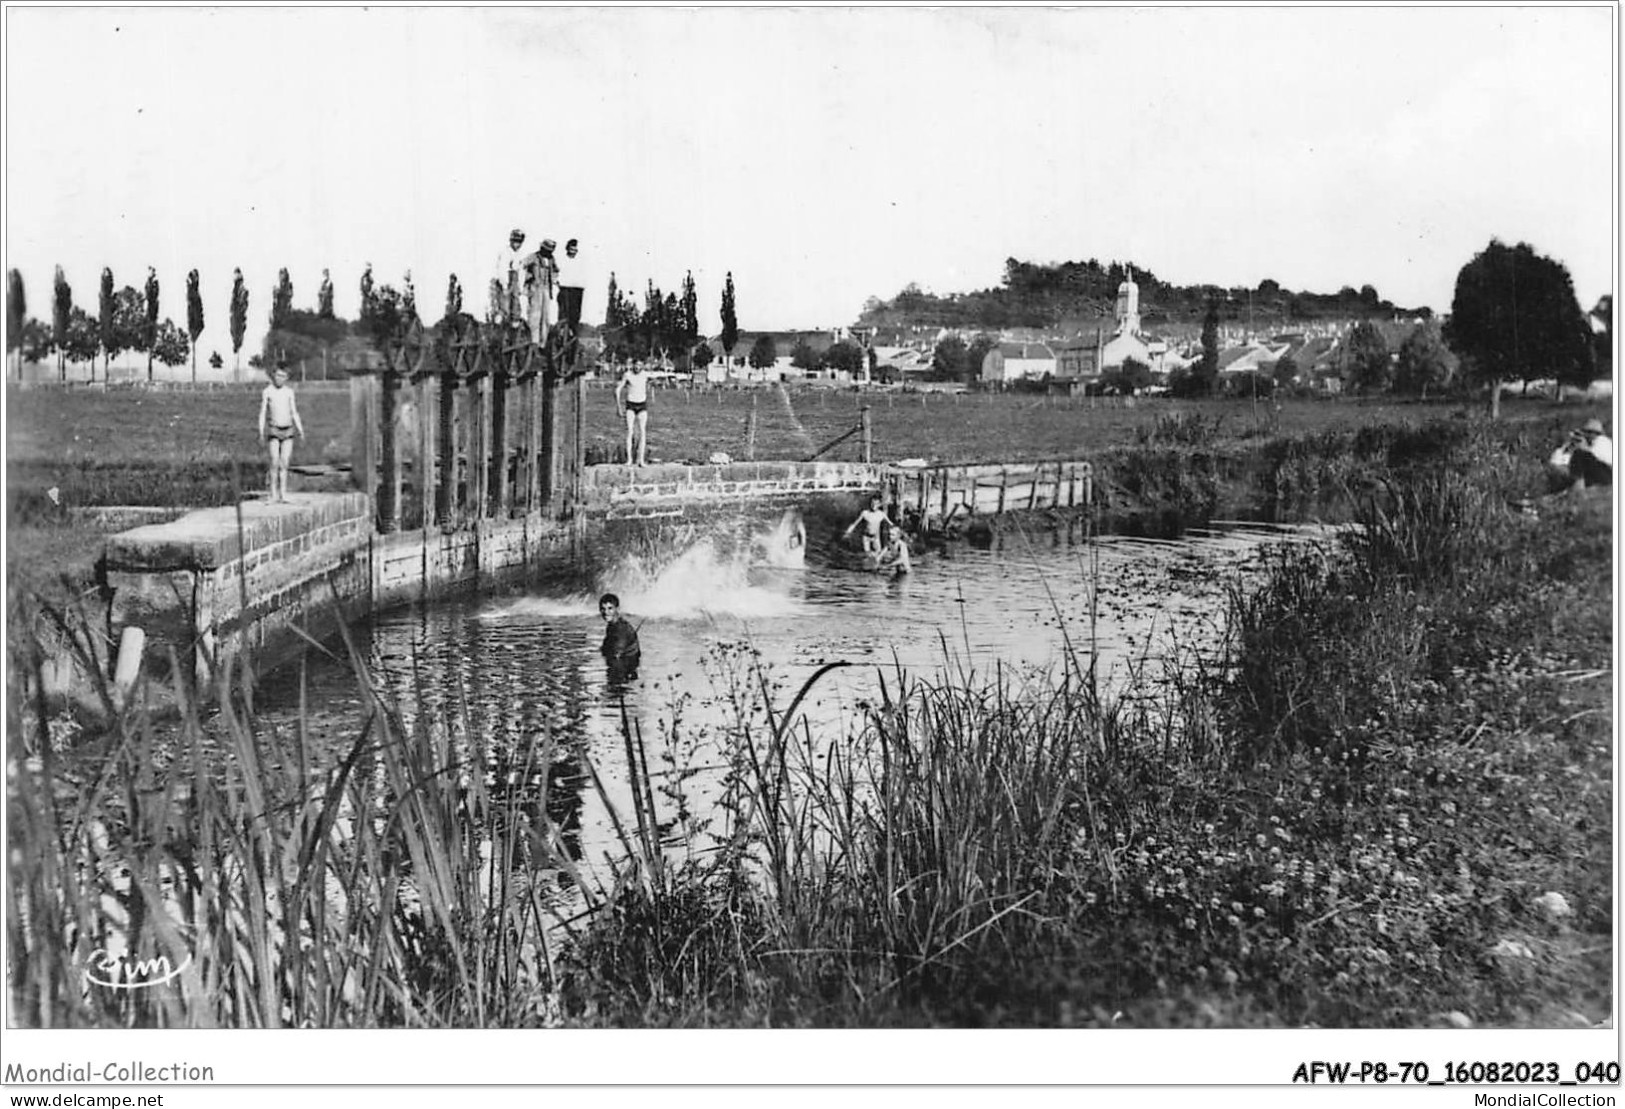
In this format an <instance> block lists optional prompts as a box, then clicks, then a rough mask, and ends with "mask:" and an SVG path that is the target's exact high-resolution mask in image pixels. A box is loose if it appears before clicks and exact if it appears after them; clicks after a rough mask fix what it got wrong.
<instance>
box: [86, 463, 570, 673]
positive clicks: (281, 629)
mask: <svg viewBox="0 0 1625 1109" xmlns="http://www.w3.org/2000/svg"><path fill="white" fill-rule="evenodd" d="M373 518H374V517H373V507H372V503H371V501H370V500H369V498H367V497H366V496H365V495H363V494H361V493H305V494H294V495H293V498H292V503H290V504H286V505H274V504H266V503H264V502H257V501H247V502H244V503H243V505H242V506H241V515H240V516H239V512H238V509H237V508H235V507H228V508H210V509H204V510H201V511H198V512H192V513H189V514H187V515H186V516H183V517H181V518H180V519H178V520H173V521H170V522H169V523H164V524H149V525H146V526H144V527H138V528H132V529H131V530H129V531H125V532H120V533H119V534H118V535H115V536H113V537H112V538H111V539H109V540H108V543H107V548H106V568H107V584H108V586H109V588H110V589H111V590H112V594H113V598H112V611H111V613H110V616H111V622H112V625H113V628H114V630H115V632H120V631H122V630H123V629H125V628H129V627H140V628H142V629H143V630H144V631H145V632H146V637H147V642H148V649H149V651H151V650H163V649H165V648H166V647H173V648H175V649H176V650H177V653H178V655H179V656H180V657H181V658H183V659H184V658H185V657H186V655H187V654H189V653H190V654H192V656H193V658H194V660H195V663H196V665H197V667H198V673H199V674H200V675H207V674H208V673H209V672H210V670H211V669H212V665H211V664H212V663H213V662H214V661H215V660H216V658H217V655H230V654H232V653H234V652H236V651H238V650H240V649H242V647H243V646H244V645H246V646H247V647H248V648H249V649H250V650H251V651H252V653H253V657H254V659H255V663H256V665H258V666H261V667H265V666H270V665H275V664H276V663H277V662H279V661H282V660H284V659H285V658H287V657H288V656H290V655H291V654H292V653H294V652H295V651H297V649H298V648H299V647H300V646H301V645H302V644H304V643H305V642H306V639H305V637H306V636H310V637H312V638H316V639H320V638H322V637H324V636H326V635H330V634H332V633H333V632H334V631H336V630H337V628H338V624H339V621H341V620H343V621H352V620H356V619H360V618H362V617H365V616H367V615H369V614H370V613H372V612H374V611H377V610H379V609H383V608H388V607H391V606H394V605H400V604H408V603H413V602H418V601H424V600H429V599H431V598H433V597H437V596H442V595H445V594H447V593H450V592H454V591H457V590H462V589H469V588H478V587H479V586H481V585H482V584H491V583H494V582H495V581H497V580H499V579H502V578H506V577H510V576H513V575H516V574H519V573H522V572H523V571H524V570H525V569H526V568H528V567H531V566H534V565H536V564H538V563H539V562H544V561H546V560H548V559H549V558H558V559H566V560H567V559H569V558H570V556H571V553H572V549H573V548H572V544H573V543H574V542H575V540H576V537H577V536H578V535H579V529H578V528H577V527H574V526H572V525H571V524H569V523H563V522H556V521H550V520H544V519H543V518H541V517H540V516H537V515H530V516H524V517H518V518H513V519H507V520H481V521H473V522H470V523H468V524H466V525H463V526H460V527H457V528H452V529H446V530H442V529H439V528H429V529H418V530H414V531H399V532H392V533H379V532H377V531H375V529H374V526H373Z"/></svg>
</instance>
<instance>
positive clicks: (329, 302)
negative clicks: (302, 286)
mask: <svg viewBox="0 0 1625 1109" xmlns="http://www.w3.org/2000/svg"><path fill="white" fill-rule="evenodd" d="M316 314H317V315H318V316H320V317H321V318H322V319H324V320H330V319H332V318H333V277H332V275H331V274H329V273H328V272H327V271H326V270H323V271H322V284H321V288H319V289H317V290H316Z"/></svg>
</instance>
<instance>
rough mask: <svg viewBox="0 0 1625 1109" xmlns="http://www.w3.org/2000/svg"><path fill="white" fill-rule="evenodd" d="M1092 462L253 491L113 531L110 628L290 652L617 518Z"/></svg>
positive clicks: (659, 471) (987, 511)
mask: <svg viewBox="0 0 1625 1109" xmlns="http://www.w3.org/2000/svg"><path fill="white" fill-rule="evenodd" d="M1090 478H1091V475H1090V467H1089V464H1088V463H1087V462H1057V463H1043V464H1029V465H1023V466H1017V465H1009V466H996V465H995V466H927V467H918V466H916V467H903V466H887V465H874V464H867V463H849V462H735V463H728V464H724V465H715V466H682V465H663V466H650V467H643V468H640V469H637V470H633V469H631V468H629V467H627V466H621V465H609V466H596V467H584V468H583V472H582V474H581V477H580V483H579V487H578V493H577V497H576V498H575V499H574V501H573V505H572V508H571V509H570V511H568V512H565V513H563V514H562V518H560V517H555V516H552V515H548V514H543V513H541V512H531V513H517V512H516V513H515V514H513V515H506V516H497V515H489V516H483V517H477V518H474V519H464V520H458V521H451V522H447V523H445V524H439V525H436V524H430V525H429V526H428V527H423V528H416V529H412V530H407V531H400V530H383V529H381V528H379V527H378V526H377V520H378V513H377V511H376V507H375V505H374V504H373V502H372V500H371V499H370V498H369V497H367V496H366V495H365V494H362V493H358V492H351V493H302V494H294V496H293V502H292V503H291V504H286V505H275V504H267V503H265V502H262V501H246V502H244V503H243V504H242V505H241V507H240V508H237V507H227V508H210V509H203V510H201V511H197V512H191V513H188V514H187V515H185V516H182V517H181V518H179V519H177V520H171V521H169V522H166V523H155V524H147V525H144V526H141V527H136V528H132V529H130V530H128V531H124V532H121V533H119V534H117V535H115V536H113V537H112V538H111V539H110V540H109V541H108V543H107V548H106V569H107V583H108V586H109V587H110V588H111V590H112V593H113V599H112V611H111V613H110V618H111V619H110V623H111V625H112V627H111V629H110V630H111V631H112V632H113V634H114V635H115V636H118V635H121V634H122V633H123V631H124V630H125V629H127V628H140V629H142V631H143V632H144V633H145V639H146V643H147V649H148V651H149V652H151V651H160V652H161V651H164V650H166V649H168V648H173V649H174V650H175V651H176V652H177V655H178V656H179V657H180V658H181V659H182V660H185V659H186V658H187V657H188V656H190V657H191V658H192V659H193V660H194V664H195V665H196V666H197V673H198V674H200V675H202V676H207V674H208V673H209V672H210V671H211V669H212V667H213V665H214V664H215V662H216V661H217V660H218V658H219V657H222V656H230V655H231V654H233V653H235V652H237V651H239V650H242V649H243V648H244V647H245V646H246V647H247V648H248V649H249V650H250V651H251V653H252V656H253V659H254V662H255V664H256V666H259V667H262V668H263V667H266V666H273V665H275V664H276V663H278V662H280V661H283V660H285V659H287V658H289V657H290V656H292V655H293V654H294V653H295V652H296V651H297V650H298V649H300V648H301V647H302V646H303V645H304V644H305V643H306V642H307V639H306V637H310V638H314V639H321V638H323V637H324V636H327V635H330V634H332V633H333V632H334V631H336V630H337V626H338V623H339V621H340V620H344V621H353V620H357V619H360V618H363V617H365V616H368V615H370V614H372V613H374V612H377V611H380V610H383V609H387V608H390V607H394V606H397V605H402V604H412V603H419V602H423V601H428V600H432V599H434V598H437V597H442V596H446V595H448V594H451V593H455V592H461V591H467V590H477V589H480V588H485V587H489V586H493V585H495V584H497V583H499V582H502V581H506V580H512V579H514V578H516V577H521V576H524V575H526V574H528V573H532V572H536V571H540V570H546V569H548V568H550V567H551V568H559V569H567V568H568V567H570V566H572V565H574V564H577V563H578V562H579V560H580V555H581V554H582V552H583V550H584V545H586V544H589V543H591V542H593V541H595V540H594V537H595V536H598V535H600V534H601V532H602V527H603V525H604V523H605V522H606V521H610V520H617V519H657V518H661V517H669V516H680V515H683V514H685V513H686V512H688V511H689V510H690V509H696V510H713V509H716V508H722V507H726V506H728V505H730V504H735V505H738V506H740V507H747V506H749V505H752V504H760V503H763V502H768V503H771V502H775V501H778V502H785V501H791V502H804V501H806V500H809V499H812V498H815V497H820V496H830V495H842V494H853V493H860V492H865V491H869V490H875V491H881V492H882V493H883V494H884V495H885V496H886V497H887V498H888V500H889V501H891V502H892V503H894V504H896V505H897V506H898V508H899V510H901V511H903V512H905V513H912V514H915V515H916V516H917V518H919V519H920V520H922V521H924V522H925V523H926V524H928V525H930V524H936V523H940V522H943V521H946V520H951V519H953V518H955V517H958V516H961V515H963V516H966V517H969V516H987V515H997V514H1000V513H1005V512H1011V511H1019V510H1022V509H1033V508H1044V507H1062V506H1066V507H1073V506H1080V505H1085V504H1087V503H1089V500H1090V497H1091V484H1090Z"/></svg>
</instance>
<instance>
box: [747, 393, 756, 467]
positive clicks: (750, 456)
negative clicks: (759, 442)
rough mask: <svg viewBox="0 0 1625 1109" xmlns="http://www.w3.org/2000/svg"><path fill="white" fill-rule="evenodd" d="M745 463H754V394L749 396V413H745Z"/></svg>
mask: <svg viewBox="0 0 1625 1109" xmlns="http://www.w3.org/2000/svg"><path fill="white" fill-rule="evenodd" d="M745 461H747V462H755V461H756V394H755V393H754V392H752V393H751V395H750V411H749V412H747V413H745Z"/></svg>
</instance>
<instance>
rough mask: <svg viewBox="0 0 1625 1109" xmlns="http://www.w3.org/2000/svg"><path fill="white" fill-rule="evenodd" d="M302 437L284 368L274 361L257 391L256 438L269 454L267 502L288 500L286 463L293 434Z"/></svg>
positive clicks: (289, 455)
mask: <svg viewBox="0 0 1625 1109" xmlns="http://www.w3.org/2000/svg"><path fill="white" fill-rule="evenodd" d="M296 432H297V433H298V435H299V438H301V439H303V438H304V437H305V425H304V424H303V423H302V422H301V421H300V419H299V405H298V404H297V403H296V402H295V400H294V396H293V386H291V385H289V384H288V371H287V368H286V367H285V366H283V365H282V364H280V363H279V364H278V365H277V367H276V368H275V369H274V370H272V371H271V384H269V385H267V386H266V387H265V391H264V392H263V393H261V394H260V441H261V442H263V443H265V444H266V445H267V447H268V448H269V449H270V454H271V474H270V485H271V489H270V497H269V499H270V501H271V503H272V504H287V503H288V462H289V461H290V460H291V459H292V457H293V437H294V434H295V433H296Z"/></svg>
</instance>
